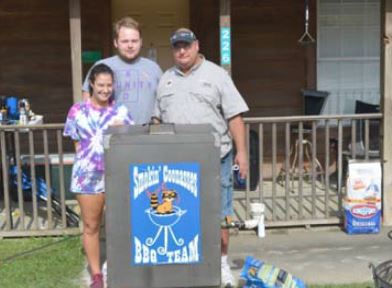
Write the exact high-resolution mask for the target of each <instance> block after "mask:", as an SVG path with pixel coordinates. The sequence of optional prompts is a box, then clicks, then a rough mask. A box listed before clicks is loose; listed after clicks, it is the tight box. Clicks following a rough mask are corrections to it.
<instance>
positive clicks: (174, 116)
mask: <svg viewBox="0 0 392 288" xmlns="http://www.w3.org/2000/svg"><path fill="white" fill-rule="evenodd" d="M248 110H249V108H248V106H247V105H246V103H245V101H244V99H243V98H242V96H241V95H240V93H239V92H238V90H237V88H236V87H235V86H234V83H233V81H232V79H231V78H230V76H229V75H228V74H227V72H226V71H225V70H223V69H222V68H221V67H219V66H218V65H216V64H214V63H212V62H210V61H208V60H205V59H204V58H203V60H202V62H201V64H200V65H198V66H197V67H193V68H192V71H191V72H190V73H189V74H187V75H184V74H183V73H182V72H181V71H180V70H179V69H178V68H176V67H172V68H170V69H169V70H167V71H166V72H165V73H164V74H163V76H162V78H161V80H160V82H159V85H158V90H157V101H156V104H155V109H154V117H157V118H159V119H161V121H162V122H164V123H177V124H206V123H208V124H211V125H212V126H213V128H214V131H215V136H216V139H217V140H218V141H219V142H220V146H221V157H224V156H225V155H226V154H227V153H228V152H229V151H230V150H231V149H232V139H231V135H230V133H229V129H228V123H227V120H228V119H230V118H232V117H234V116H236V115H238V114H241V113H243V112H246V111H248Z"/></svg>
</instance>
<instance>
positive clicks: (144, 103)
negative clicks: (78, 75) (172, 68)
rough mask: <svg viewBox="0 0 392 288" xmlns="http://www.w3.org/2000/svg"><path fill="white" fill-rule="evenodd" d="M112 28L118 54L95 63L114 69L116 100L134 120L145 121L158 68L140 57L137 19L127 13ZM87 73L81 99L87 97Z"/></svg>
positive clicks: (148, 117)
mask: <svg viewBox="0 0 392 288" xmlns="http://www.w3.org/2000/svg"><path fill="white" fill-rule="evenodd" d="M113 28H114V29H113V30H114V31H113V32H114V39H113V44H114V47H115V48H116V49H117V53H118V55H115V56H113V57H110V58H106V59H103V60H100V61H98V62H97V63H96V64H98V63H104V64H106V65H108V66H109V67H110V68H111V69H112V70H113V71H114V74H115V79H114V80H115V83H114V84H115V85H114V98H115V100H116V102H117V103H120V104H124V105H126V106H127V108H128V111H130V113H131V115H132V118H133V119H134V121H135V123H136V124H144V123H148V122H149V121H150V119H151V114H152V111H153V108H154V102H155V96H156V88H157V85H158V82H159V78H160V77H161V75H162V70H161V68H160V67H159V66H158V65H157V64H156V63H155V62H153V61H151V60H149V59H146V58H144V57H140V50H141V48H142V38H141V31H140V25H139V23H138V22H136V21H135V20H134V19H133V18H131V17H128V16H127V17H123V18H121V19H120V20H118V21H117V22H116V23H115V24H114V26H113ZM88 77H89V75H87V76H86V80H85V81H84V83H83V98H84V99H87V98H89V97H90V94H89V92H88V91H89V83H88Z"/></svg>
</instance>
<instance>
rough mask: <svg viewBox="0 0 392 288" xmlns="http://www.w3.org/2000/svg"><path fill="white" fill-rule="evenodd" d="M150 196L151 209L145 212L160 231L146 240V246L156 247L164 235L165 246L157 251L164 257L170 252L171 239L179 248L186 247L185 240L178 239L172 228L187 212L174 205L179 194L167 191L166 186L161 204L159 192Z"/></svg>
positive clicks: (149, 194) (163, 189)
mask: <svg viewBox="0 0 392 288" xmlns="http://www.w3.org/2000/svg"><path fill="white" fill-rule="evenodd" d="M148 196H149V198H150V208H147V209H146V210H145V212H146V213H147V215H148V217H149V219H150V221H151V222H152V223H153V224H154V225H156V226H157V227H158V230H157V232H156V234H155V236H154V237H149V238H147V239H146V245H148V246H152V245H154V244H155V243H156V242H157V241H158V239H159V238H160V236H161V235H162V234H163V236H162V237H163V246H160V247H158V249H157V251H158V253H159V254H160V255H164V254H166V252H167V250H168V245H169V240H170V239H171V241H173V242H174V243H175V244H176V245H177V246H182V245H184V239H182V238H178V239H177V237H176V235H175V234H174V231H173V229H172V227H173V226H174V225H175V224H177V223H178V222H179V221H180V219H181V217H182V216H183V215H184V214H185V213H186V212H187V211H186V210H183V209H181V208H180V207H179V206H175V205H174V204H173V202H174V200H176V199H177V197H178V195H177V192H176V191H175V190H170V189H167V188H166V187H165V186H163V187H162V201H161V203H160V202H159V197H158V193H157V192H153V193H148ZM169 236H170V237H169Z"/></svg>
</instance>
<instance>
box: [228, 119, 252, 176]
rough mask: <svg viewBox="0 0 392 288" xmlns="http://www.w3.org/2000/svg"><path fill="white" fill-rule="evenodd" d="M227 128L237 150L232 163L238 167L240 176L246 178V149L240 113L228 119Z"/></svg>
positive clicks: (243, 126) (243, 125)
mask: <svg viewBox="0 0 392 288" xmlns="http://www.w3.org/2000/svg"><path fill="white" fill-rule="evenodd" d="M229 130H230V133H231V135H232V136H233V140H234V145H235V148H236V150H237V154H236V156H235V158H234V163H235V164H237V165H238V166H239V167H240V176H241V178H246V176H247V175H248V169H249V165H248V155H247V151H246V138H245V133H246V131H245V124H244V121H243V120H242V116H241V115H236V116H234V117H233V118H231V119H229Z"/></svg>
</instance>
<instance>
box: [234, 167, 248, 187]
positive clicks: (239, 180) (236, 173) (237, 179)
mask: <svg viewBox="0 0 392 288" xmlns="http://www.w3.org/2000/svg"><path fill="white" fill-rule="evenodd" d="M232 169H233V171H234V181H235V183H236V184H238V186H239V187H240V188H245V185H246V179H245V178H241V174H240V166H238V165H237V164H235V165H233V168H232Z"/></svg>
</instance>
